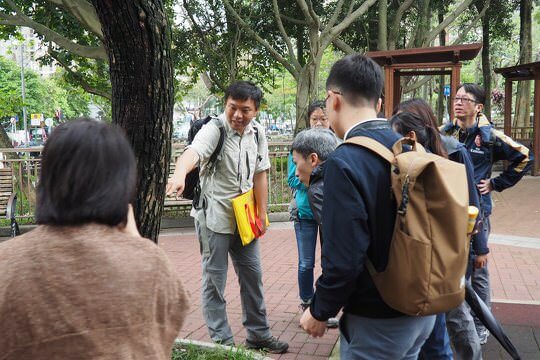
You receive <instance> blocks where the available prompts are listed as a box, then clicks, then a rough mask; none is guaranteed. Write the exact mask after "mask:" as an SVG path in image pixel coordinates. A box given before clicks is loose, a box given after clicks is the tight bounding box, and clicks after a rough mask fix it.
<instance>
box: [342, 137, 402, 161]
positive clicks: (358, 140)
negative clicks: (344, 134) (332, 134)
mask: <svg viewBox="0 0 540 360" xmlns="http://www.w3.org/2000/svg"><path fill="white" fill-rule="evenodd" d="M347 143H348V144H354V145H358V146H363V147H365V148H368V149H369V150H371V151H373V152H374V153H376V154H378V155H379V156H380V157H382V158H383V159H385V160H386V161H388V162H389V163H390V164H392V163H393V162H394V158H395V156H394V153H393V152H392V151H391V150H389V149H388V148H387V147H386V146H384V145H383V144H381V143H380V142H378V141H377V140H373V139H372V138H369V137H367V136H355V137H352V138H350V139H347V140H345V142H344V144H347Z"/></svg>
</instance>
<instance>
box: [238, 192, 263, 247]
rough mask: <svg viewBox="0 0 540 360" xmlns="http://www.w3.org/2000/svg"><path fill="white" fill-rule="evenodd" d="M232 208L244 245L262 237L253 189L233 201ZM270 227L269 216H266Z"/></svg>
mask: <svg viewBox="0 0 540 360" xmlns="http://www.w3.org/2000/svg"><path fill="white" fill-rule="evenodd" d="M232 206H233V210H234V216H235V218H236V226H237V227H238V233H239V234H240V239H241V240H242V245H244V246H246V245H247V244H249V243H250V242H252V241H253V239H257V238H259V237H260V236H261V235H262V234H261V232H262V231H261V228H262V224H261V223H260V220H259V217H258V216H257V215H258V214H257V207H256V206H255V196H254V194H253V189H251V190H249V191H248V192H246V193H243V194H242V195H239V196H237V197H235V198H234V199H232ZM268 225H270V222H269V221H268V215H266V226H268Z"/></svg>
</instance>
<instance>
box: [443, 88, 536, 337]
mask: <svg viewBox="0 0 540 360" xmlns="http://www.w3.org/2000/svg"><path fill="white" fill-rule="evenodd" d="M485 99H486V94H485V91H484V89H483V88H482V87H481V86H479V85H475V84H468V83H465V84H462V85H461V86H460V87H459V88H458V91H457V93H456V96H455V98H454V99H453V106H454V114H455V116H456V119H455V120H454V121H453V122H452V123H448V124H445V125H443V126H442V127H441V132H442V133H443V134H446V135H451V136H453V137H455V138H456V139H458V140H459V141H460V142H462V143H463V144H465V146H466V147H467V150H468V151H469V153H470V155H471V159H472V162H473V164H474V179H475V182H476V184H477V187H478V191H479V192H480V195H481V196H480V205H481V208H482V209H481V210H482V212H483V218H484V227H483V229H484V231H486V232H487V233H486V238H488V237H489V232H490V228H491V227H490V223H489V215H490V214H491V208H492V206H491V191H493V190H495V191H503V190H504V189H507V188H509V187H512V186H514V185H515V184H516V183H517V182H518V181H519V180H520V179H521V178H522V177H523V175H525V174H526V173H527V172H528V171H529V169H530V168H531V166H532V161H533V159H532V155H530V154H529V149H528V148H527V147H526V146H524V145H522V144H519V143H517V142H515V141H514V140H512V139H511V138H510V137H508V136H506V135H505V134H504V133H502V132H501V131H498V130H495V128H494V127H493V125H492V124H491V122H490V121H489V120H488V119H487V117H486V116H485V115H484V114H483V113H482V110H483V108H484V102H485ZM499 160H506V161H508V166H507V168H506V169H505V170H504V171H503V172H502V173H500V174H499V175H498V176H496V177H493V178H492V177H491V169H492V166H493V163H495V162H497V161H499ZM488 251H489V250H488ZM474 267H475V271H474V272H473V275H472V277H471V279H472V285H473V288H474V290H475V291H476V293H478V295H479V296H480V298H482V300H483V301H484V302H485V303H486V304H487V305H488V306H490V286H489V272H488V268H487V252H486V253H485V254H476V259H475V262H474ZM475 323H476V331H477V332H478V336H479V338H480V344H485V343H486V342H487V337H488V336H489V331H488V330H487V329H486V328H485V327H484V326H483V324H482V323H481V322H480V321H479V320H478V319H477V318H475Z"/></svg>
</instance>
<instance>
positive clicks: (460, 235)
mask: <svg viewBox="0 0 540 360" xmlns="http://www.w3.org/2000/svg"><path fill="white" fill-rule="evenodd" d="M346 143H351V144H356V145H360V146H363V147H366V148H368V149H370V150H371V151H373V152H375V153H376V154H378V155H379V156H381V157H382V158H384V159H386V160H387V161H388V162H390V164H391V165H392V170H391V171H392V173H391V176H392V190H393V194H394V197H395V199H396V204H397V214H396V222H395V226H394V234H393V237H392V242H391V244H390V252H389V256H388V265H387V266H386V269H385V270H384V271H383V272H377V271H376V270H375V268H374V267H373V264H372V263H371V261H369V259H368V261H367V262H366V263H367V264H366V265H367V268H368V270H369V272H370V274H371V276H372V278H373V282H374V283H375V286H376V287H377V289H378V290H379V293H380V294H381V296H382V298H383V300H384V302H385V303H386V304H388V305H389V306H390V307H392V308H394V309H396V310H398V311H400V312H403V313H405V314H408V315H414V316H423V315H431V314H438V313H442V312H445V311H448V310H450V309H453V308H455V307H457V306H458V305H459V304H461V303H462V302H463V300H464V297H465V271H466V268H467V259H468V255H469V238H468V236H467V221H468V215H467V210H468V205H469V194H468V189H467V177H466V174H465V167H464V165H462V164H459V163H456V162H454V161H451V160H448V159H445V158H443V157H441V156H438V155H435V154H430V153H427V152H426V150H425V149H424V147H423V146H422V145H420V144H419V143H416V142H415V141H412V140H408V139H401V140H398V141H397V142H396V143H395V144H394V146H393V148H392V151H390V150H389V149H388V148H387V147H386V146H384V145H383V144H381V143H379V142H378V141H376V140H373V139H371V138H368V137H362V136H360V137H353V138H351V139H348V140H347V141H346ZM405 143H408V144H410V145H412V150H411V151H406V152H403V150H402V149H403V144H405Z"/></svg>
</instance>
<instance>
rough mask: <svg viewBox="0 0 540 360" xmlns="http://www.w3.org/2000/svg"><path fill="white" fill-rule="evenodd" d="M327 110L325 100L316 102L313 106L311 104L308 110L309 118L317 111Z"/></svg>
mask: <svg viewBox="0 0 540 360" xmlns="http://www.w3.org/2000/svg"><path fill="white" fill-rule="evenodd" d="M325 108H326V104H325V103H324V100H315V101H313V102H312V103H311V104H309V107H308V110H307V117H308V119H309V117H310V116H311V114H313V112H314V111H315V110H317V109H321V110H324V109H325Z"/></svg>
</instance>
